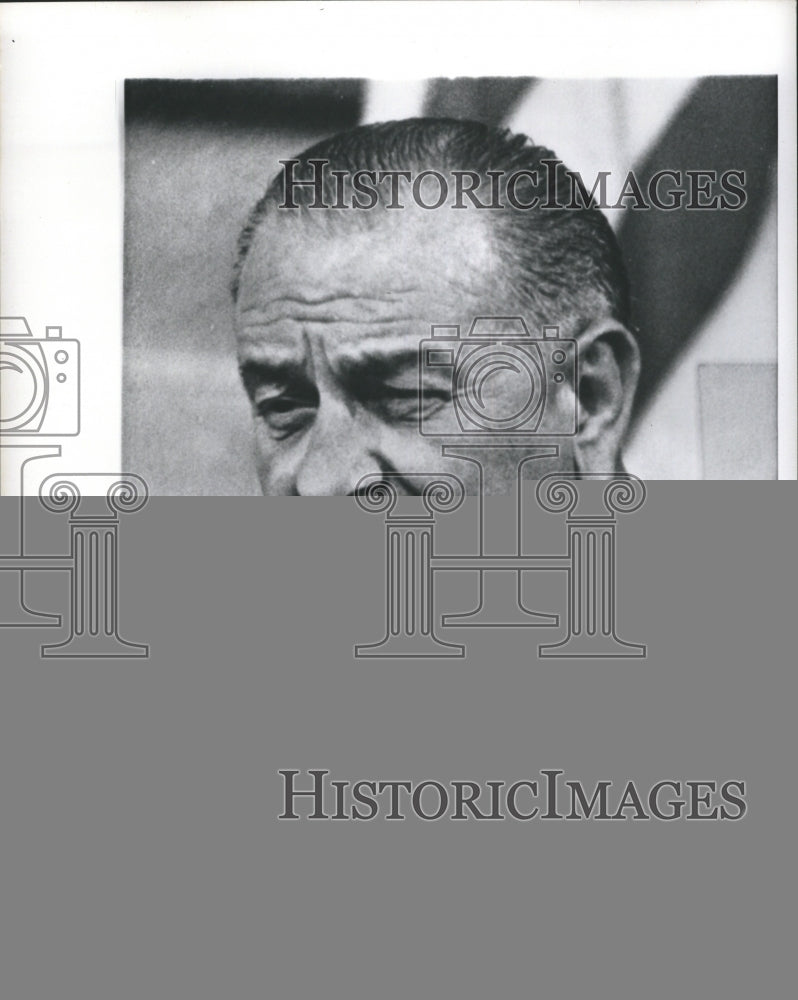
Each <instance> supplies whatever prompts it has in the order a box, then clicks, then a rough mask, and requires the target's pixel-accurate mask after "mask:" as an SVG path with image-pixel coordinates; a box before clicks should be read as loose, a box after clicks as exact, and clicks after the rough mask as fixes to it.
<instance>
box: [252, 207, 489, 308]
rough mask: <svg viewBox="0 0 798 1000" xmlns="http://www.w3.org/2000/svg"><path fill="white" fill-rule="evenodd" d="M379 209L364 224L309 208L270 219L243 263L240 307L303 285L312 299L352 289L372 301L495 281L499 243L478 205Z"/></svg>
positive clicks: (467, 289)
mask: <svg viewBox="0 0 798 1000" xmlns="http://www.w3.org/2000/svg"><path fill="white" fill-rule="evenodd" d="M320 211H323V210H320ZM329 211H331V210H329ZM345 211H354V209H346V210H345ZM374 211H381V213H382V214H381V217H380V218H379V219H370V220H369V221H368V224H367V225H366V226H364V227H361V226H355V225H353V224H352V223H351V222H348V221H346V222H344V223H343V224H336V223H335V222H332V223H329V224H326V225H325V224H324V223H323V222H322V223H318V222H316V221H315V220H312V221H309V220H306V219H304V218H303V217H301V216H299V217H297V216H293V217H289V218H277V219H276V220H268V219H267V220H265V221H264V222H263V223H262V224H261V226H260V227H259V229H258V232H257V233H256V234H255V238H254V240H253V243H252V246H251V247H250V250H249V253H248V255H247V259H246V261H245V262H244V266H243V269H242V276H241V283H240V291H239V309H240V311H244V310H246V309H247V308H250V307H251V306H253V305H257V304H263V303H264V302H265V301H268V300H273V299H275V298H277V297H285V298H290V297H291V295H292V294H295V295H296V294H297V293H298V297H299V296H301V297H302V298H304V299H308V300H311V301H316V300H320V299H323V298H324V297H325V296H329V297H332V296H334V295H337V296H339V297H341V298H344V297H346V296H351V297H354V298H361V299H363V300H364V304H365V302H367V301H368V300H369V299H371V300H373V301H374V302H377V303H378V302H380V301H382V300H390V299H392V298H402V297H403V296H406V295H407V294H410V293H413V292H424V291H436V292H438V293H440V291H441V290H442V288H443V286H448V287H450V288H452V289H453V290H458V291H459V292H460V293H461V294H471V295H474V294H482V293H483V292H484V291H485V290H487V289H489V288H490V284H491V280H490V279H491V276H492V275H494V274H495V269H496V266H497V261H496V256H495V251H494V247H493V243H492V238H491V233H490V231H489V228H488V226H487V225H486V224H485V223H483V222H482V220H480V219H475V218H474V215H475V213H471V216H470V218H468V219H465V218H463V216H462V215H459V216H457V215H455V216H454V217H452V215H451V213H449V214H448V215H447V214H446V213H445V212H443V211H441V212H440V213H426V215H425V216H424V217H420V216H419V213H418V211H417V210H416V211H408V212H406V213H405V214H403V215H402V217H401V218H398V219H397V218H395V217H390V216H387V213H386V210H385V209H382V210H380V209H375V210H374ZM483 284H484V287H480V286H483Z"/></svg>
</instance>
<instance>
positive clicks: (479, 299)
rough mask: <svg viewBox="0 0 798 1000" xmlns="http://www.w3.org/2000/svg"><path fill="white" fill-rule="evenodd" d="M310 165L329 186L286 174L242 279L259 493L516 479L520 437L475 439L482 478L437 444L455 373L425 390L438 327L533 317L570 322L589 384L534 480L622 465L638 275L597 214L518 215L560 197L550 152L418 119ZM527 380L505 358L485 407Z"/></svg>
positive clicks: (564, 329) (575, 389)
mask: <svg viewBox="0 0 798 1000" xmlns="http://www.w3.org/2000/svg"><path fill="white" fill-rule="evenodd" d="M297 159H298V161H299V162H298V163H297V164H295V165H293V166H292V167H291V168H290V169H291V178H292V179H293V180H294V181H296V180H310V179H317V178H319V177H321V180H320V183H321V184H322V185H323V189H322V191H321V197H319V195H320V191H319V188H318V186H315V187H314V186H313V185H308V186H297V185H294V186H293V187H292V188H291V189H290V191H289V197H286V176H285V173H281V174H279V175H278V177H277V178H276V179H275V180H274V182H273V183H272V184H271V186H270V187H269V189H268V190H267V192H266V194H265V195H264V197H263V198H262V199H261V201H260V202H259V203H258V204H257V205H256V206H255V209H254V210H253V212H252V214H251V216H250V219H249V222H248V224H247V226H246V227H245V229H244V231H243V232H242V234H241V238H240V240H239V257H238V262H237V265H236V272H235V278H234V284H233V293H234V297H235V300H236V333H237V339H238V351H239V362H240V365H241V372H242V377H243V380H244V385H245V387H246V389H247V392H248V394H249V396H250V399H251V401H252V406H253V412H254V415H255V421H256V443H257V453H258V472H259V476H260V480H261V485H262V488H263V491H264V493H267V494H278V495H279V494H289V495H303V494H304V495H318V494H348V493H352V492H354V490H355V489H356V486H357V483H358V481H359V480H360V479H361V478H362V477H363V476H365V475H368V474H374V473H377V474H379V473H381V474H383V475H384V474H387V473H391V474H392V475H393V476H394V477H395V476H396V474H399V475H400V476H401V475H402V474H405V475H407V474H410V473H434V472H436V471H447V472H454V473H455V474H458V475H460V476H461V478H463V479H464V480H465V482H466V485H467V487H468V488H469V490H470V491H471V492H476V491H477V490H479V489H483V490H484V491H485V492H506V491H509V490H511V489H513V487H514V476H515V468H516V465H517V459H518V454H519V450H518V445H519V443H521V440H522V439H521V438H520V437H518V436H515V435H513V434H512V433H510V434H507V435H503V436H498V437H495V438H491V439H490V445H491V447H489V448H487V449H486V448H482V449H480V451H479V454H480V455H481V456H482V457H481V458H480V462H481V464H482V466H483V470H484V481H483V482H482V483H480V481H479V478H478V474H477V472H476V471H475V469H476V466H475V464H474V462H473V461H470V460H467V459H456V458H451V457H443V455H442V445H443V444H444V443H448V444H449V445H453V444H456V443H457V441H456V439H455V438H453V437H452V436H451V433H452V431H451V421H450V420H449V419H447V417H448V416H449V413H450V411H451V408H452V406H453V405H454V404H455V400H454V399H453V393H454V392H456V387H455V386H454V385H453V380H452V378H451V377H448V379H447V377H446V372H445V369H444V370H442V372H441V374H440V376H439V378H438V381H437V382H436V380H435V379H436V376H435V373H429V372H428V373H427V375H426V381H425V392H424V394H423V396H422V395H420V393H419V345H420V343H421V341H423V340H425V339H426V338H428V337H429V335H430V327H431V325H433V324H442V325H447V326H454V325H459V326H460V328H461V330H463V331H467V330H468V329H469V328H470V327H471V324H472V321H473V320H474V318H475V317H481V316H521V317H523V318H524V319H525V321H526V324H527V326H528V328H529V330H530V331H531V334H532V337H533V338H539V337H541V330H542V328H543V327H544V326H557V327H558V328H559V331H560V336H561V337H563V338H574V339H576V341H577V344H578V357H579V363H578V367H577V372H576V376H575V377H569V378H568V379H566V380H564V381H563V382H562V383H561V384H560V385H558V386H557V387H556V392H552V396H553V398H551V399H548V400H547V403H546V405H547V407H548V408H549V412H550V413H551V414H554V415H556V414H557V413H558V412H561V413H562V414H563V420H564V421H566V423H567V417H566V414H569V413H570V414H571V419H572V420H573V414H574V412H575V413H576V417H577V419H576V433H574V434H571V435H570V436H561V437H557V436H555V437H545V436H543V435H540V436H539V437H535V438H530V437H526V438H524V439H523V440H525V441H527V442H530V441H532V443H544V444H549V445H556V446H557V448H556V450H557V453H556V456H551V457H549V458H548V459H545V460H542V461H538V462H536V463H535V464H534V467H533V469H532V474H533V475H542V474H543V473H544V472H548V471H552V470H553V469H558V468H561V469H574V468H575V469H579V470H581V471H584V472H606V473H611V472H612V471H614V470H615V468H616V467H617V465H618V463H619V453H620V447H621V443H622V440H623V436H624V433H625V430H626V426H627V423H628V418H629V411H630V407H631V401H632V396H633V393H634V388H635V385H636V381H637V371H638V354H637V348H636V345H635V343H634V340H633V338H632V337H631V335H630V334H629V332H628V330H627V323H628V315H627V313H628V293H627V288H626V279H625V274H624V269H623V265H622V262H621V259H620V253H619V250H618V247H617V244H616V242H615V239H614V236H613V234H612V232H611V230H610V228H609V225H608V224H607V222H606V220H605V219H604V217H603V216H602V215H601V213H600V212H599V211H598V210H596V209H591V208H584V207H577V208H543V207H536V208H533V209H528V208H524V207H522V206H523V205H529V204H534V199H535V198H538V204H539V205H542V204H543V203H544V202H545V201H546V198H547V190H546V185H547V183H550V181H551V178H552V176H554V177H557V176H559V175H560V173H561V170H562V168H561V167H556V166H555V167H552V166H551V163H554V162H555V158H554V154H553V153H551V152H550V151H548V150H546V149H543V148H541V147H536V146H533V145H532V144H531V143H530V142H529V140H528V139H526V137H524V136H513V135H511V134H509V133H508V132H506V131H500V130H496V129H491V128H489V127H487V126H484V125H480V124H478V123H474V122H462V121H450V120H438V119H415V120H409V121H401V122H394V123H388V124H383V125H374V126H364V127H362V128H359V129H355V130H353V131H351V132H347V133H344V134H342V135H339V136H335V137H333V138H332V139H329V140H326V141H325V142H322V143H320V144H318V145H317V146H314V147H313V148H311V149H309V150H307V151H306V152H305V153H303V154H301V156H300V157H298V158H297ZM547 160H548V161H550V165H549V166H546V164H545V161H547ZM313 161H323V163H324V167H323V169H321V168H320V167H319V165H318V162H317V163H316V164H315V165H314V163H313ZM400 171H401V172H405V173H404V175H403V174H399V173H398V172H400ZM424 171H437V172H438V174H439V175H441V176H442V177H444V178H446V179H448V184H447V189H446V191H445V192H444V188H443V186H442V185H441V183H440V181H436V178H435V177H427V178H426V179H423V178H422V179H421V181H418V178H419V175H421V174H422V173H423V172H424ZM364 172H371V173H370V175H364ZM407 174H409V177H407V176H406V175H407ZM364 176H365V182H364V180H363V178H364ZM380 177H382V181H380ZM513 177H514V178H515V179H514V180H512V181H510V179H511V178H513ZM508 182H509V183H511V184H512V189H511V191H508ZM403 184H404V185H405V186H404V187H402V186H401V185H403ZM477 185H479V187H478V188H477ZM366 189H368V190H370V191H372V192H373V194H368V195H366V194H364V191H365V190H366ZM466 189H470V190H472V191H474V190H475V189H476V194H475V195H474V196H473V197H471V196H469V195H468V194H467V193H466ZM411 191H412V193H411ZM444 193H445V195H446V197H445V199H444V200H441V198H442V196H443V195H444ZM372 201H373V202H375V204H374V206H373V207H370V208H360V207H356V206H359V205H363V204H368V203H370V202H372ZM438 202H440V204H437V203H438ZM399 204H401V205H402V206H403V207H401V208H399V207H391V206H398V205H399ZM480 204H488V205H489V206H501V207H486V208H480V207H478V205H480ZM314 205H315V206H316V207H314ZM431 205H436V206H437V207H435V208H431V207H426V206H431ZM284 206H286V207H284ZM287 206H292V207H287ZM335 206H339V207H335ZM523 391H524V388H523V385H522V382H520V381H519V379H518V373H517V372H514V371H513V370H512V365H510V366H509V368H507V367H503V366H502V365H497V366H496V370H495V371H494V372H493V373H492V374H491V376H490V377H489V378H487V379H486V380H485V381H484V383H483V384H481V385H480V392H481V393H482V396H481V399H480V404H481V405H483V406H484V408H485V412H486V413H490V412H491V411H492V410H493V411H494V412H505V411H506V410H507V409H508V408H509V410H510V411H511V412H512V411H513V407H514V402H513V399H512V397H513V394H517V393H519V392H523ZM523 402H524V401H523V399H519V400H518V406H519V408H522V407H523ZM420 405H421V406H424V407H425V408H426V412H424V413H423V414H422V417H423V422H424V426H425V428H426V430H427V433H426V434H425V435H421V434H420V433H419V419H420V414H419V406H420ZM436 420H439V422H440V428H441V436H440V438H438V437H436V436H435V427H436ZM563 433H564V434H566V435H567V432H566V431H564V432H563ZM483 443H484V441H483ZM450 450H451V449H450ZM455 450H457V449H455ZM552 450H553V449H551V448H550V449H549V451H552ZM400 482H401V480H400ZM406 488H407V490H408V491H412V490H413V487H412V485H411V482H410V480H409V478H408V481H407V484H406Z"/></svg>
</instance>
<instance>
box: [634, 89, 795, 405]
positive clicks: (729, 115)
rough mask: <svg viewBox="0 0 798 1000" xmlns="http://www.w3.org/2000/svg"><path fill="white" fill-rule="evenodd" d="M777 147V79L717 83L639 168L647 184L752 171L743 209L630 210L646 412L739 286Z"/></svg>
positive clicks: (701, 92)
mask: <svg viewBox="0 0 798 1000" xmlns="http://www.w3.org/2000/svg"><path fill="white" fill-rule="evenodd" d="M776 144H777V91H776V78H775V77H736V78H730V77H722V78H718V77H715V78H712V79H706V80H702V81H701V82H700V83H699V84H698V86H697V88H696V89H695V91H693V93H692V95H691V97H690V98H689V100H688V101H687V103H686V104H685V106H684V107H683V108H682V109H681V111H680V112H679V113H677V115H676V116H675V117H674V119H673V120H672V121H671V123H670V125H669V126H668V128H667V129H666V130H665V132H664V133H663V135H662V136H661V137H660V139H659V141H658V142H657V144H656V145H655V146H654V148H653V149H652V150H651V152H650V153H649V155H648V156H647V157H646V159H645V161H644V162H643V163H642V164H640V165H639V166H638V167H637V169H636V171H635V172H636V174H637V177H638V179H640V181H641V183H642V184H646V183H647V182H648V178H650V177H651V176H652V175H653V174H655V173H656V172H657V171H659V170H664V169H669V170H681V171H682V172H684V171H686V170H715V171H717V172H718V174H719V175H720V174H721V173H723V172H724V171H727V170H744V171H745V177H746V183H745V189H746V192H747V194H748V200H747V203H746V204H745V206H744V207H743V208H741V209H739V210H738V211H718V210H705V211H700V210H699V211H687V210H684V209H682V210H679V211H673V212H663V211H659V210H656V209H652V210H650V211H627V212H625V213H624V220H623V222H622V224H621V227H620V230H619V233H618V236H619V239H620V242H621V247H622V249H623V254H624V258H625V260H626V265H627V267H628V269H629V279H630V283H631V289H632V315H633V322H634V325H635V326H636V328H637V331H638V337H639V342H640V348H641V351H642V354H643V373H642V378H641V384H640V390H639V393H638V396H637V409H638V411H639V410H640V409H641V408H642V407H643V406H645V404H646V402H647V401H648V400H649V399H650V398H651V396H652V394H653V393H654V392H655V391H656V389H657V387H658V386H659V384H660V382H661V381H662V379H663V378H664V376H665V375H666V374H667V372H668V370H669V369H670V367H671V365H672V364H673V363H674V362H675V360H676V359H677V357H678V355H679V353H680V352H681V351H682V350H683V349H684V348H685V347H686V346H687V344H689V342H690V341H691V339H692V338H693V337H694V335H695V334H696V332H697V330H698V329H699V327H700V326H701V324H702V323H703V322H704V320H705V319H706V318H707V317H708V315H709V314H710V313H711V311H712V310H713V309H714V307H715V306H716V305H717V304H718V302H719V300H720V298H721V296H722V295H723V293H724V292H725V291H726V289H727V288H728V287H729V285H730V284H731V282H732V280H733V279H734V277H735V274H736V273H737V271H738V268H739V266H740V264H741V262H742V261H743V259H744V257H745V254H746V252H747V250H748V248H749V246H750V244H751V241H752V238H753V237H754V236H755V234H756V231H757V227H758V225H759V223H760V221H761V219H762V216H763V213H764V210H765V208H766V205H767V202H768V197H769V195H770V192H771V190H772V189H774V187H775V160H776V148H777V145H776ZM716 188H717V186H716V185H715V186H713V189H716ZM627 204H628V203H627Z"/></svg>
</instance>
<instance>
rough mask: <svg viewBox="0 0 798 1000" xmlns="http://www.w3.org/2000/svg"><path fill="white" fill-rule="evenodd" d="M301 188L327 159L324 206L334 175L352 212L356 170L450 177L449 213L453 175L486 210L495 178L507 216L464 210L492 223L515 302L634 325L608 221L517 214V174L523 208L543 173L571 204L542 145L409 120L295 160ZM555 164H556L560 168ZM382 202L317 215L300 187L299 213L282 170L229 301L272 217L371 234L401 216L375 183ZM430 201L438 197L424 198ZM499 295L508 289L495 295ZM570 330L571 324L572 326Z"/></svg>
mask: <svg viewBox="0 0 798 1000" xmlns="http://www.w3.org/2000/svg"><path fill="white" fill-rule="evenodd" d="M294 159H296V160H297V161H298V163H297V164H296V166H295V167H294V173H293V176H294V179H295V180H296V181H301V180H310V179H312V178H313V177H314V170H313V167H312V166H311V165H310V162H309V161H311V160H325V161H327V163H326V165H325V167H324V175H323V176H324V181H325V183H324V187H323V191H324V202H325V203H326V204H327V205H333V204H335V203H336V199H337V198H339V197H340V192H339V191H338V190H337V184H338V182H337V181H336V177H335V175H334V174H333V173H332V171H336V170H337V171H344V172H345V173H346V180H345V192H346V193H345V199H346V204H347V205H351V199H352V197H353V189H352V186H351V176H352V175H353V174H355V173H356V172H357V171H362V170H372V171H381V170H382V171H398V170H404V171H410V172H411V174H412V175H413V177H416V176H417V175H418V174H419V173H421V172H422V171H425V170H436V171H438V172H439V173H441V174H443V175H444V177H446V180H447V182H448V184H449V188H450V193H449V198H448V201H447V203H445V204H444V205H443V206H442V207H441V208H439V209H437V211H441V212H452V202H453V200H454V199H453V193H454V192H453V189H454V187H455V184H454V178H453V176H452V172H453V171H473V172H475V173H477V174H479V176H480V178H484V180H483V181H481V183H480V186H479V188H477V189H476V191H475V194H476V197H478V198H479V200H480V201H481V202H482V203H490V202H491V200H493V192H492V188H491V177H490V176H489V175H488V173H487V172H488V171H489V170H490V171H499V172H500V177H499V179H498V181H494V182H493V183H494V184H495V185H496V190H497V191H498V198H496V199H495V202H497V203H499V204H501V205H503V206H504V207H502V208H497V209H486V210H484V211H481V210H478V209H477V208H476V207H475V206H474V205H472V204H471V203H470V201H469V199H468V196H466V197H465V198H464V199H463V202H464V204H465V206H466V211H465V213H464V212H455V213H454V214H456V215H462V214H467V213H468V211H469V210H470V211H472V212H473V211H477V212H478V214H479V215H480V216H483V217H485V218H487V219H488V220H489V222H490V223H492V229H491V230H490V232H491V234H492V243H493V245H494V246H495V248H496V251H497V253H498V255H499V259H500V260H501V261H502V263H503V264H504V265H506V266H504V267H502V268H501V269H500V270H501V272H502V274H503V275H504V279H503V280H505V281H506V282H508V283H509V284H510V285H511V286H512V299H513V300H514V301H517V302H519V303H520V304H521V305H522V306H523V307H525V308H528V309H529V310H531V311H532V312H533V313H534V315H535V317H536V318H539V319H541V321H542V322H546V321H547V317H549V318H550V319H549V321H551V319H553V318H555V317H559V318H564V317H569V318H570V319H571V320H572V321H573V323H574V324H576V323H579V322H581V321H589V320H590V319H592V318H595V317H597V316H598V315H607V314H609V315H611V316H612V317H614V318H615V319H616V320H618V321H619V322H621V323H623V324H625V325H628V323H629V315H628V314H629V290H628V282H627V277H626V270H625V267H624V265H623V260H622V257H621V252H620V248H619V246H618V243H617V240H616V239H615V236H614V234H613V232H612V229H611V228H610V226H609V223H608V222H607V220H606V218H605V217H604V215H603V214H602V213H601V211H600V210H599V209H597V208H594V207H585V206H584V204H582V203H580V204H579V205H578V207H563V208H545V209H544V208H541V207H537V208H533V209H523V208H513V207H512V206H511V205H510V204H509V203H508V199H507V181H508V179H509V178H510V177H511V176H512V175H513V174H514V173H517V172H518V171H536V172H537V180H536V181H535V180H533V178H532V177H530V176H529V175H526V174H525V175H523V176H521V177H519V178H518V180H517V182H516V186H515V198H516V201H517V202H520V203H522V204H528V203H529V202H531V201H533V198H534V197H535V196H537V197H538V198H539V199H540V205H542V204H543V203H544V202H545V201H546V199H547V190H546V180H547V174H549V173H551V174H553V173H554V170H555V169H556V171H557V185H558V187H557V190H558V198H557V200H558V202H559V203H560V204H561V205H569V202H570V201H571V197H570V195H571V187H570V183H569V181H568V178H567V177H566V175H565V167H564V166H563V165H562V164H559V165H558V166H557V167H556V168H555V167H553V166H550V167H549V168H548V170H547V168H546V166H545V164H543V163H542V161H544V160H556V155H555V154H554V153H553V152H552V151H551V150H550V149H546V148H545V147H543V146H536V145H535V144H534V143H533V142H532V140H531V139H529V138H528V137H527V136H525V135H521V134H513V133H512V132H510V130H509V129H501V128H492V127H490V126H488V125H483V124H481V123H479V122H472V121H459V120H454V119H448V118H410V119H405V120H403V121H396V122H385V123H382V124H378V125H363V126H360V127H359V128H355V129H352V130H351V131H348V132H342V133H340V134H339V135H335V136H332V137H331V138H329V139H325V140H323V141H322V142H319V143H317V144H316V145H315V146H312V147H311V148H310V149H306V150H305V151H304V152H303V153H301V154H299V155H298V156H297V157H295V158H294ZM558 162H559V161H558ZM373 187H374V189H375V192H376V195H377V197H378V199H379V200H378V207H377V208H376V209H374V210H366V211H360V210H341V209H332V208H331V209H329V210H324V209H319V208H316V209H315V210H314V209H311V208H310V207H309V206H310V204H311V203H312V202H313V200H314V198H315V191H314V189H313V187H311V186H303V187H299V186H298V187H295V188H294V189H293V195H292V200H293V202H294V204H295V205H296V206H297V207H296V208H282V209H280V208H279V207H278V206H280V205H281V203H283V202H284V200H285V176H284V172H283V170H282V169H281V171H280V172H279V173H278V174H277V176H276V177H275V178H274V179H273V180H272V182H271V184H270V185H269V187H268V188H267V190H266V193H265V194H264V195H263V197H262V198H261V199H260V201H258V203H257V204H256V205H255V207H254V208H253V210H252V212H251V213H250V215H249V218H248V220H247V223H246V225H245V226H244V228H243V230H242V232H241V235H240V236H239V240H238V255H237V259H236V264H235V269H234V276H233V282H232V286H231V289H232V293H233V298H234V299H235V298H237V296H238V289H239V283H240V278H241V272H242V269H243V266H244V263H245V261H246V259H247V254H248V253H249V250H250V248H251V246H252V243H253V240H254V238H255V234H256V233H257V231H258V229H259V228H260V227H261V225H263V223H264V222H265V221H266V220H267V219H272V218H279V217H281V216H282V217H290V218H294V219H295V218H302V219H303V220H311V223H312V224H315V225H319V226H322V227H324V228H326V229H328V230H329V231H330V232H331V234H332V235H335V233H336V232H339V233H340V232H341V231H342V230H344V231H345V229H346V227H347V226H350V227H351V226H354V227H357V228H369V227H375V226H379V225H380V224H385V222H386V221H387V219H388V217H391V221H392V222H393V221H394V217H396V216H401V215H402V214H403V213H402V212H398V211H390V212H386V211H384V210H380V206H382V207H384V206H385V205H387V204H388V202H389V201H390V199H391V184H390V183H389V181H388V180H383V181H382V182H381V183H377V184H374V185H373ZM400 197H401V200H402V202H403V203H404V204H405V205H408V204H410V203H411V201H412V199H411V195H410V190H409V188H408V185H407V183H406V182H403V183H402V186H401V188H400ZM425 197H426V198H430V200H433V199H432V195H428V194H425ZM498 291H499V293H500V294H501V291H502V290H498ZM570 325H571V324H570V323H569V326H570Z"/></svg>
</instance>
